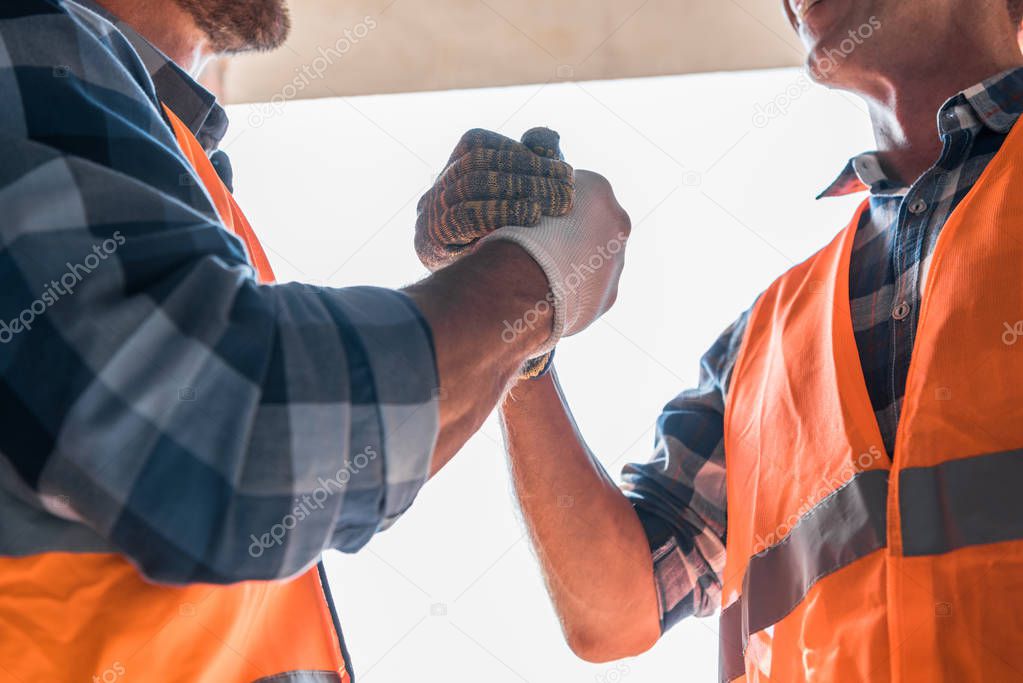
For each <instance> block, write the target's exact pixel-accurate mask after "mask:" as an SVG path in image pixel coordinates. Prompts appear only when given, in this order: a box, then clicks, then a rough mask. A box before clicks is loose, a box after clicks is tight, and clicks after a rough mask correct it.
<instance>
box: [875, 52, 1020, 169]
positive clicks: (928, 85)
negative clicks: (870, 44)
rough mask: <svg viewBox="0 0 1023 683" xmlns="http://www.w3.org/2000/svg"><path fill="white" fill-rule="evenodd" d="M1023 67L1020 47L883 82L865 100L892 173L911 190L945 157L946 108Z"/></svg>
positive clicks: (882, 158)
mask: <svg viewBox="0 0 1023 683" xmlns="http://www.w3.org/2000/svg"><path fill="white" fill-rule="evenodd" d="M1021 66H1023V54H1021V53H1020V51H1019V49H1018V46H1017V47H1016V48H1015V49H1012V50H1006V51H1002V52H1001V53H1000V54H986V55H985V54H982V53H981V54H978V53H974V54H973V55H969V56H967V57H966V58H965V59H963V60H962V61H959V62H956V61H954V60H953V61H952V62H947V61H945V60H937V59H936V60H934V64H933V66H930V65H929V66H928V67H927V68H925V69H922V70H918V71H917V72H916V73H907V74H904V75H902V77H900V78H899V79H898V80H893V81H888V82H886V83H883V84H880V87H878V88H877V90H876V93H872V94H871V95H869V96H865V99H866V101H867V105H868V108H869V110H870V118H871V122H872V124H873V127H874V137H875V139H876V141H877V148H878V151H879V152H880V154H879V156H880V161H881V165H882V167H883V168H884V170H885V172H886V174H887V175H888V176H889V177H890V178H891V179H892V180H893V181H896V182H899V183H900V184H903V185H905V186H909V185H910V184H911V183H913V182H914V181H916V180H917V179H918V178H919V177H920V176H921V175H923V173H924V172H926V171H927V170H928V169H929V168H930V167H931V166H933V165H934V163H935V162H936V161H937V160H938V158H939V156H940V155H941V151H942V143H941V139H940V137H939V135H938V130H937V127H936V126H937V123H936V122H937V114H938V111H939V109H940V108H941V106H942V105H943V104H944V103H945V102H946V101H948V99H949V98H951V97H953V96H955V95H956V94H957V93H959V92H962V91H963V90H965V89H967V88H969V87H971V86H974V85H976V84H977V83H980V82H981V81H983V80H985V79H987V78H990V77H991V76H994V75H996V74H999V73H1001V72H1003V71H1008V70H1010V69H1013V68H1017V67H1021Z"/></svg>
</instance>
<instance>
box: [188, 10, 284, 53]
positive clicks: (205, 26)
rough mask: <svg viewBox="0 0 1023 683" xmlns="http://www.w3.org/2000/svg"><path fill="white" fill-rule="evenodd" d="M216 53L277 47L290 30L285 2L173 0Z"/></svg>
mask: <svg viewBox="0 0 1023 683" xmlns="http://www.w3.org/2000/svg"><path fill="white" fill-rule="evenodd" d="M174 2H175V3H177V5H179V6H180V7H181V8H182V9H183V10H185V11H186V12H188V14H189V16H191V17H192V19H193V20H194V21H195V23H196V25H197V26H198V27H199V30H200V31H202V32H203V33H205V34H206V37H207V38H208V39H209V41H210V46H211V47H212V48H213V51H214V52H216V53H217V54H235V53H238V52H248V51H251V50H258V51H266V50H273V49H274V48H277V47H280V46H281V44H282V43H284V41H285V40H286V39H287V37H288V32H289V31H290V30H291V18H290V16H289V15H288V8H287V5H286V4H285V2H286V0H174Z"/></svg>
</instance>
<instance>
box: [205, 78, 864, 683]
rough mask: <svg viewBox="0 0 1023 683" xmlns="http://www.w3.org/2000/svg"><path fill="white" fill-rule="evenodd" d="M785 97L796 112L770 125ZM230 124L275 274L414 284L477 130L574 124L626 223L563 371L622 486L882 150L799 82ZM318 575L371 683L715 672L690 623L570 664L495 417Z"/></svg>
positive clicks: (499, 92)
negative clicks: (637, 652)
mask: <svg viewBox="0 0 1023 683" xmlns="http://www.w3.org/2000/svg"><path fill="white" fill-rule="evenodd" d="M771 103H773V104H775V105H777V108H779V109H784V110H785V113H780V112H776V113H777V115H776V116H773V115H771V114H768V113H764V109H766V108H767V107H768V105H769V104H771ZM758 112H760V114H763V115H760V114H758ZM230 113H231V115H232V119H233V121H234V124H233V127H232V130H231V132H230V133H229V136H228V139H227V142H226V145H225V147H226V149H227V151H228V152H229V153H230V154H231V156H232V159H233V162H234V167H235V173H236V190H237V196H238V198H239V200H240V202H241V204H242V206H243V207H244V208H245V209H246V211H247V212H248V214H249V217H250V218H251V220H252V222H253V224H254V225H255V227H256V229H257V231H258V232H259V233H260V235H261V237H262V238H263V241H264V244H265V246H266V247H267V250H268V252H269V255H270V259H271V261H272V262H273V265H274V266H275V268H276V269H277V272H278V275H279V277H280V279H282V280H289V279H297V280H303V281H307V282H313V283H320V284H326V285H331V286H345V285H353V284H375V285H385V286H400V285H403V284H406V283H409V282H412V281H414V280H416V279H417V278H419V277H421V276H422V275H423V274H424V271H423V269H422V268H421V266H420V265H419V263H418V261H417V260H416V258H415V255H414V253H413V251H412V229H413V225H414V222H415V205H416V201H417V200H418V198H419V196H420V194H421V193H422V192H423V191H424V190H425V189H426V188H427V187H428V186H429V184H430V183H431V182H432V180H433V177H434V176H435V174H436V173H437V172H438V171H439V169H440V166H441V165H442V164H443V163H444V162H445V161H446V159H447V157H448V155H449V153H450V150H451V148H452V147H453V145H454V144H455V142H456V141H457V139H458V137H459V136H460V134H461V133H462V132H463V131H464V130H466V129H468V128H471V127H476V126H482V127H488V128H492V129H496V130H500V131H502V132H504V133H506V134H508V135H512V136H518V135H520V134H521V133H522V132H523V131H524V130H526V129H527V128H530V127H532V126H534V125H541V124H545V125H550V126H552V127H554V128H556V129H558V130H560V131H561V133H562V136H563V142H564V149H565V152H566V154H567V156H568V159H569V161H570V162H572V163H573V164H574V165H576V167H577V168H590V169H594V170H598V171H600V172H602V173H603V174H605V175H606V176H607V177H608V178H609V179H610V180H611V182H612V183H613V184H614V187H615V189H616V192H617V194H618V197H619V199H620V201H621V203H622V204H623V206H625V207H626V209H628V210H629V212H630V213H631V215H632V218H633V223H634V231H633V239H632V240H631V241H630V247H629V258H628V265H627V268H626V272H625V276H624V279H623V282H622V289H621V296H620V297H619V300H618V304H617V306H616V307H615V309H614V310H613V311H612V312H611V314H610V315H608V316H607V318H606V319H605V320H603V321H601V322H598V323H597V324H596V325H594V327H592V328H591V329H590V330H588V331H587V332H586V333H584V334H582V335H580V336H579V337H576V338H573V339H570V340H567V341H566V342H564V343H563V344H562V346H561V348H560V350H559V354H558V363H557V365H558V368H559V373H560V375H561V377H562V381H563V383H564V385H565V388H566V392H567V393H568V396H569V398H570V400H571V402H572V404H573V406H574V408H575V411H576V416H577V418H578V421H579V423H580V427H581V429H582V431H583V433H584V434H585V435H586V437H587V439H588V441H589V443H590V445H591V447H592V448H593V450H594V451H595V452H596V453H597V454H598V455H599V457H600V458H601V460H602V462H603V463H604V465H605V466H606V467H607V469H608V470H609V471H611V472H612V473H613V474H615V475H616V476H617V474H618V472H619V471H620V469H621V467H622V465H623V464H624V463H625V462H627V461H629V460H645V459H646V458H647V457H648V455H649V453H650V452H651V447H652V442H653V436H652V434H653V432H652V428H653V425H654V421H655V419H656V417H657V415H658V412H659V411H660V408H661V406H662V405H663V404H664V403H665V402H666V401H667V400H669V399H670V398H671V397H672V396H673V395H675V394H676V393H677V392H678V391H680V390H681V389H683V388H685V387H688V386H690V385H692V384H693V383H694V382H695V380H696V377H697V370H698V360H699V357H700V355H701V354H702V353H703V351H704V349H706V347H707V346H709V344H710V343H711V342H712V341H713V339H714V338H715V337H716V335H717V334H718V333H719V331H720V330H722V329H723V328H724V327H725V326H726V325H728V324H729V323H730V322H731V321H732V320H733V319H734V318H735V317H736V316H737V315H738V314H739V313H740V312H741V311H742V310H744V309H745V308H747V307H748V306H750V305H751V304H752V302H753V300H754V299H755V297H756V295H757V294H758V293H759V292H760V291H761V290H762V289H763V288H764V287H765V286H767V284H768V283H769V282H770V281H771V280H772V279H773V278H775V277H776V276H777V275H779V274H780V273H781V272H783V271H784V270H785V269H787V268H788V267H790V266H791V265H793V264H794V263H796V262H798V261H799V260H801V259H803V258H805V257H806V256H808V255H809V254H811V253H812V252H813V251H815V250H816V249H817V248H819V247H820V246H822V245H823V244H825V243H826V242H827V241H828V240H829V239H830V238H831V237H832V236H833V235H834V234H835V233H836V232H837V231H838V230H839V229H840V228H841V227H842V226H843V225H844V224H845V222H846V221H847V220H848V219H849V217H850V215H851V213H852V211H853V208H854V207H855V205H856V203H857V202H858V198H846V199H837V200H835V199H833V200H825V201H821V202H814V201H813V197H814V196H815V195H816V194H817V192H818V191H820V190H821V189H823V188H824V187H825V186H826V185H827V184H828V183H829V182H830V181H831V180H832V179H833V177H834V176H835V175H836V174H837V173H838V171H839V170H841V168H842V167H843V166H844V164H845V162H846V160H847V158H848V157H849V156H851V155H852V154H854V153H856V152H859V151H862V150H863V149H866V148H869V147H871V145H872V140H871V138H870V135H869V130H868V127H867V124H866V114H865V111H864V109H863V106H862V105H861V104H860V103H859V102H858V101H857V100H854V99H852V98H850V97H848V96H846V95H843V94H838V93H828V92H826V91H823V90H821V89H818V88H816V87H813V88H811V87H809V86H808V84H807V83H806V81H805V77H804V76H802V74H801V72H797V71H795V70H780V71H762V72H751V73H739V74H729V75H721V74H708V75H700V76H685V77H667V78H656V79H639V80H630V81H606V82H592V83H584V84H575V83H560V84H556V85H547V86H523V87H514V88H505V89H495V90H471V91H451V92H445V93H421V94H411V95H408V94H406V95H388V96H374V97H365V98H351V99H326V100H316V101H301V102H291V103H288V104H287V105H285V106H284V107H283V108H280V109H267V108H265V107H261V106H258V105H257V106H255V107H249V106H238V107H234V108H232V109H231V112H230ZM467 286H471V283H467ZM325 371H329V369H325ZM551 457H557V447H556V444H552V446H551ZM327 566H328V569H329V571H330V575H331V580H332V584H333V586H334V590H335V593H336V598H337V601H338V604H339V608H340V611H341V615H342V622H343V625H344V628H345V631H346V635H347V638H348V642H349V645H350V648H351V651H352V654H353V657H354V662H355V669H356V673H357V675H358V678H359V680H360V681H365V682H368V683H408V682H411V681H441V680H443V681H473V682H476V681H487V682H488V683H489V682H494V683H503V682H505V681H507V682H514V681H520V682H521V681H529V682H531V683H541V682H548V681H558V682H569V681H572V682H574V681H579V682H587V681H597V682H603V681H607V682H614V681H622V680H624V681H628V682H629V683H654V682H658V683H660V682H669V681H687V682H690V681H692V682H699V681H708V682H709V681H714V680H716V674H717V652H716V649H717V620H716V618H713V619H705V620H698V621H697V620H693V621H690V622H688V623H683V624H681V625H680V626H678V627H676V628H675V629H674V630H673V631H672V632H671V633H669V634H668V635H667V636H665V637H664V638H663V639H662V641H661V642H660V643H659V644H658V646H657V647H656V648H654V650H653V651H652V652H650V653H648V654H647V655H645V656H643V657H640V658H637V659H634V660H630V661H627V662H623V663H621V664H618V665H614V664H611V665H599V666H593V665H587V664H585V663H582V662H580V661H578V660H576V659H575V658H574V656H573V655H572V654H571V653H570V652H569V650H568V649H567V647H566V646H565V645H564V643H563V641H562V638H561V636H560V633H559V629H558V624H557V621H556V619H555V618H554V615H553V611H552V610H551V608H550V606H549V604H548V602H547V599H546V595H545V593H544V588H543V585H542V581H541V579H540V576H539V572H538V570H537V568H536V565H535V562H534V559H533V556H532V553H531V550H530V548H529V543H528V539H526V538H525V537H524V527H523V525H522V523H521V521H520V519H519V518H518V513H517V510H516V508H515V505H514V503H513V499H512V495H511V490H510V487H509V481H508V476H507V472H506V465H505V460H504V456H503V453H502V447H501V437H500V431H499V429H498V426H497V424H496V422H494V421H493V420H491V421H490V422H489V423H488V424H487V425H486V426H485V427H484V428H483V430H482V431H481V433H480V434H479V435H477V436H476V437H475V438H474V439H472V441H470V442H469V444H468V445H467V446H466V447H465V449H464V450H463V451H462V452H461V453H460V454H459V455H458V457H457V458H456V459H455V461H454V462H453V463H452V464H451V465H450V466H449V467H447V468H446V469H445V470H444V471H443V472H442V473H441V474H440V475H439V476H438V477H437V478H436V479H435V480H433V481H431V482H430V483H429V484H428V485H427V486H426V488H425V489H424V490H423V492H422V494H421V495H420V497H419V499H418V501H417V503H416V505H415V507H414V508H413V510H412V511H411V513H410V514H409V515H408V516H406V517H405V518H404V519H403V520H401V521H399V523H398V524H397V525H396V526H395V527H394V528H393V529H391V530H390V531H388V532H386V533H384V534H381V535H380V536H378V537H377V538H376V539H375V540H374V541H373V542H371V543H370V545H369V546H368V547H366V548H365V549H364V550H363V551H362V552H360V553H359V554H358V555H356V556H351V557H342V556H341V555H339V554H337V553H332V554H331V555H330V556H329V557H328V558H327Z"/></svg>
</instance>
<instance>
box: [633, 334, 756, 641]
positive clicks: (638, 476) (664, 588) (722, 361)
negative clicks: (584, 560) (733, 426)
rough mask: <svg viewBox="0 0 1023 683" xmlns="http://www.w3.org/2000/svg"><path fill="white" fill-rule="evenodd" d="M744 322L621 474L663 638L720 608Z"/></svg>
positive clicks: (722, 341) (712, 353)
mask: <svg viewBox="0 0 1023 683" xmlns="http://www.w3.org/2000/svg"><path fill="white" fill-rule="evenodd" d="M747 315H748V314H746V315H743V316H742V317H741V318H739V320H737V321H736V322H735V323H734V324H733V325H732V326H731V327H729V328H728V329H727V330H726V331H725V332H724V333H723V334H722V335H721V336H720V337H719V338H718V340H717V341H716V342H715V344H714V345H713V346H712V347H711V348H710V350H708V352H707V353H706V354H705V355H704V357H703V360H702V363H701V371H700V384H699V386H698V387H696V388H694V389H690V390H687V391H684V392H682V393H681V394H679V395H678V396H677V397H676V398H675V399H673V400H672V401H671V402H670V403H668V405H667V406H665V408H664V411H663V412H662V414H661V416H660V418H659V419H658V422H657V438H656V443H655V449H654V454H653V456H652V457H651V458H650V460H648V461H647V462H643V463H630V464H628V465H626V466H625V468H624V469H623V473H622V481H623V483H622V489H623V491H624V492H625V494H626V496H627V497H628V498H629V499H630V500H631V501H632V503H633V506H634V507H635V509H636V513H637V515H638V516H639V518H640V521H641V522H642V524H643V528H644V530H645V531H646V534H647V538H648V541H649V543H650V550H651V554H652V556H653V565H654V576H655V580H656V583H657V590H658V595H659V598H660V607H661V629H662V631H667V630H668V629H669V628H671V627H672V626H674V625H675V624H676V623H678V622H679V621H681V620H682V619H684V618H686V617H689V616H697V617H704V616H709V615H711V614H713V613H714V612H715V611H716V610H717V609H718V608H719V607H720V603H721V584H722V581H721V575H722V572H723V571H724V565H725V544H726V534H725V531H726V510H727V501H726V487H725V453H724V411H725V400H726V393H727V387H728V382H729V379H730V376H731V371H732V367H733V365H734V363H735V357H736V355H737V353H738V349H739V346H740V344H741V342H742V336H743V334H744V332H745V326H746V320H747Z"/></svg>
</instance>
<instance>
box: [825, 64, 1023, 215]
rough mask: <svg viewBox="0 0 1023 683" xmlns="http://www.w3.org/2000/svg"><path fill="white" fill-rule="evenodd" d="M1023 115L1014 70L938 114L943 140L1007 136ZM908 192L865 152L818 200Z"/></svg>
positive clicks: (1020, 84) (1020, 74)
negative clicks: (963, 135) (980, 133)
mask: <svg viewBox="0 0 1023 683" xmlns="http://www.w3.org/2000/svg"><path fill="white" fill-rule="evenodd" d="M1020 115H1023V68H1017V69H1010V70H1009V71H1005V72H1002V73H1000V74H998V75H997V76H992V77H991V78H988V79H987V80H985V81H983V82H981V83H978V84H977V85H975V86H973V87H971V88H967V89H966V90H964V91H962V92H960V93H959V94H958V95H956V96H955V97H952V98H950V99H949V100H948V101H946V102H945V104H943V105H942V106H941V109H940V110H939V111H938V119H937V120H938V132H939V133H940V134H941V135H942V136H946V135H952V134H955V133H958V132H960V131H963V130H974V131H976V130H979V129H981V128H984V127H987V128H990V129H991V130H993V131H994V132H996V133H1000V134H1003V135H1004V134H1006V133H1008V132H1009V131H1010V130H1012V127H1013V126H1014V125H1016V122H1017V121H1018V120H1019V118H1020ZM907 189H908V188H905V187H900V186H899V185H898V184H896V183H893V182H891V181H890V180H889V179H888V177H887V176H886V175H885V172H884V170H883V169H882V168H881V164H880V163H879V162H878V157H877V153H876V152H864V153H863V154H859V155H857V156H855V157H853V158H852V159H850V160H849V163H848V164H846V166H845V168H844V169H843V170H842V172H841V173H840V174H839V175H838V178H836V179H835V181H834V182H832V183H831V185H829V186H828V187H827V188H826V189H825V190H824V191H823V192H821V193H820V194H819V195H818V196H817V198H818V199H821V198H823V197H842V196H845V195H848V194H853V193H856V192H863V191H864V190H870V192H871V193H872V194H875V195H886V194H891V195H898V194H905V193H906V191H907Z"/></svg>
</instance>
